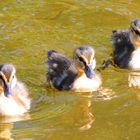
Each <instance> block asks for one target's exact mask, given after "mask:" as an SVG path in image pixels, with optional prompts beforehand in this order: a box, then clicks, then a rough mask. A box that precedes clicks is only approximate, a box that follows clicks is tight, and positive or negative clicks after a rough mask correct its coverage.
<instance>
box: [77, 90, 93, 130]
mask: <svg viewBox="0 0 140 140" xmlns="http://www.w3.org/2000/svg"><path fill="white" fill-rule="evenodd" d="M77 96H79V101H78V102H77V104H76V112H75V117H76V122H75V125H76V126H77V127H78V128H79V130H88V129H90V128H91V127H92V124H93V122H94V120H95V117H94V116H93V114H92V108H91V97H92V95H91V93H86V95H84V94H77Z"/></svg>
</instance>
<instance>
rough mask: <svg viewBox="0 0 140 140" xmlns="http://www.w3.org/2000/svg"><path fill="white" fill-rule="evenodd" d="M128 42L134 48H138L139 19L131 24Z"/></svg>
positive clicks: (139, 36) (139, 42)
mask: <svg viewBox="0 0 140 140" xmlns="http://www.w3.org/2000/svg"><path fill="white" fill-rule="evenodd" d="M130 40H131V42H132V44H133V45H134V47H135V48H140V19H135V20H133V21H132V22H131V25H130Z"/></svg>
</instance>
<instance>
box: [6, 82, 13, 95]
mask: <svg viewBox="0 0 140 140" xmlns="http://www.w3.org/2000/svg"><path fill="white" fill-rule="evenodd" d="M9 95H12V90H11V84H9V83H6V84H5V96H6V97H8V96H9Z"/></svg>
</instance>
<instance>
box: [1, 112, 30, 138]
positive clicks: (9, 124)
mask: <svg viewBox="0 0 140 140" xmlns="http://www.w3.org/2000/svg"><path fill="white" fill-rule="evenodd" d="M29 119H30V115H29V114H23V115H19V116H11V117H10V116H0V140H14V139H13V138H12V132H11V131H12V128H13V125H14V122H18V121H25V120H29Z"/></svg>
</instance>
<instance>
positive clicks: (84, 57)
mask: <svg viewBox="0 0 140 140" xmlns="http://www.w3.org/2000/svg"><path fill="white" fill-rule="evenodd" d="M95 65H96V61H95V52H94V50H93V49H92V48H91V47H90V46H81V47H78V48H77V49H76V50H75V52H74V56H73V60H72V61H71V60H69V59H68V58H66V56H65V55H63V54H60V53H58V52H56V51H53V50H52V51H49V52H48V56H47V68H48V73H47V81H48V83H51V84H53V86H54V87H55V88H57V89H59V90H74V91H76V92H90V91H96V90H98V88H99V87H100V85H101V78H100V76H99V75H97V74H96V73H95V72H94V68H95Z"/></svg>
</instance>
